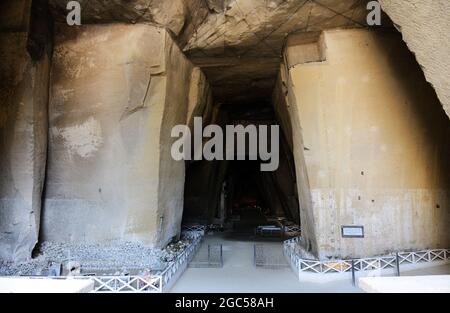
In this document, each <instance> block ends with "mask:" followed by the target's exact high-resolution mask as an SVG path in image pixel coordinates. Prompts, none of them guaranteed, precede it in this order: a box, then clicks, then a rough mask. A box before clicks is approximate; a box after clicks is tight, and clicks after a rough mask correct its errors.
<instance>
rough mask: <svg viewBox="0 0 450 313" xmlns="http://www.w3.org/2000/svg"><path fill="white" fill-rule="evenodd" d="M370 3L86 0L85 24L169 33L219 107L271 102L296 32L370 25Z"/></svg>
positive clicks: (60, 6) (58, 5) (55, 2)
mask: <svg viewBox="0 0 450 313" xmlns="http://www.w3.org/2000/svg"><path fill="white" fill-rule="evenodd" d="M368 1H369V0H269V1H262V0H205V1H203V0H189V1H181V0H176V1H165V0H133V1H119V0H114V1H105V0H89V1H87V0H84V1H81V2H82V10H83V11H82V12H83V23H86V24H88V23H108V22H112V21H120V22H128V23H137V22H140V23H150V24H155V25H159V26H164V27H166V28H168V29H169V30H171V31H172V33H173V34H175V36H176V38H177V41H178V43H179V45H180V46H181V47H182V49H183V50H184V51H185V52H186V53H187V55H188V56H189V58H190V59H191V60H192V61H193V62H194V64H195V65H198V66H201V67H202V69H203V70H204V72H205V74H206V75H207V77H208V80H209V81H210V83H211V85H212V87H213V90H214V97H215V101H216V102H218V103H226V104H228V103H236V104H239V103H241V104H245V103H249V102H267V101H268V100H269V99H270V97H271V92H272V89H273V88H274V86H275V80H276V75H277V72H278V66H279V63H280V60H281V54H282V53H281V51H282V48H283V45H284V42H285V40H286V38H287V36H288V35H289V34H291V33H295V32H300V33H308V32H315V31H321V30H324V29H329V28H336V27H352V28H353V27H363V26H365V25H366V16H367V9H366V5H367V2H368ZM50 3H51V4H52V8H53V13H54V15H55V17H56V18H57V19H59V20H63V19H64V16H65V14H66V10H65V1H60V0H51V1H50ZM106 4H107V5H106ZM387 24H388V25H389V23H388V21H387ZM244 90H245V92H244ZM249 90H250V92H249Z"/></svg>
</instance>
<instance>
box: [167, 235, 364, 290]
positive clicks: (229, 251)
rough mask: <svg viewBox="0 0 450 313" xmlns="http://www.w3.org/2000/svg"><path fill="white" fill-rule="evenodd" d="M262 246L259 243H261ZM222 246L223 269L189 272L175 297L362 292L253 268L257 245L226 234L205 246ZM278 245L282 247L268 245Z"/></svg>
mask: <svg viewBox="0 0 450 313" xmlns="http://www.w3.org/2000/svg"><path fill="white" fill-rule="evenodd" d="M258 243H260V242H258ZM208 244H222V245H223V262H224V266H223V268H188V269H187V270H186V272H185V273H184V274H183V275H182V276H181V277H180V279H179V280H178V282H177V283H176V284H175V286H174V287H173V288H172V290H171V292H175V293H207V292H211V293H222V292H223V293H229V292H233V293H234V292H236V293H250V292H257V293H264V292H268V293H285V292H294V293H299V292H360V290H359V289H358V288H355V287H353V286H352V284H351V281H340V282H333V283H327V284H320V283H300V282H299V280H298V278H297V277H296V275H295V273H294V272H293V271H292V270H291V269H290V268H282V269H265V268H259V267H255V266H254V256H253V245H254V244H255V241H242V240H237V239H233V238H230V237H227V236H226V235H225V234H217V235H214V236H206V237H205V241H204V243H203V245H208ZM269 244H270V245H279V246H280V248H281V245H282V243H281V242H277V243H273V242H272V243H269Z"/></svg>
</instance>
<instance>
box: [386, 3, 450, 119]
mask: <svg viewBox="0 0 450 313" xmlns="http://www.w3.org/2000/svg"><path fill="white" fill-rule="evenodd" d="M380 3H381V5H382V7H383V10H384V11H385V12H386V13H387V14H388V15H389V16H390V17H391V19H392V20H393V22H394V23H395V25H396V27H397V28H398V29H399V30H400V31H401V33H402V35H403V40H404V41H405V42H406V44H407V45H408V47H409V49H410V50H411V51H412V52H414V54H415V55H416V58H417V61H418V62H419V64H420V65H421V66H422V69H423V71H424V73H425V77H426V78H427V80H428V81H429V82H430V83H431V84H432V85H433V87H434V89H435V90H436V93H437V95H438V97H439V100H440V101H441V103H442V105H443V107H444V110H445V111H446V112H447V115H448V116H450V80H449V73H450V59H449V55H450V32H449V30H450V16H449V13H448V12H449V11H450V1H448V0H408V1H395V0H380Z"/></svg>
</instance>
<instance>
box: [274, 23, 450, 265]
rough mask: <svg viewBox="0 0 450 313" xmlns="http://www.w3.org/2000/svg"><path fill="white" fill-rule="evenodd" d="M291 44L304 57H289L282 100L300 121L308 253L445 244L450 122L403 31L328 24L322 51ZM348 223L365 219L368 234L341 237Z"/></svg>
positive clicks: (350, 253) (449, 215)
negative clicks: (331, 28)
mask: <svg viewBox="0 0 450 313" xmlns="http://www.w3.org/2000/svg"><path fill="white" fill-rule="evenodd" d="M292 42H293V43H292ZM291 43H292V45H291V46H288V48H287V54H288V55H289V54H291V55H290V56H288V57H287V58H286V60H293V59H295V60H296V62H294V63H290V62H289V61H287V62H286V66H287V71H288V72H286V70H285V72H284V73H285V76H284V77H282V78H281V79H280V82H279V86H280V88H279V90H281V91H282V95H286V94H287V95H290V97H292V98H293V101H290V102H287V103H283V102H282V101H278V102H276V103H277V105H278V106H280V109H279V110H280V112H281V114H285V113H283V112H286V111H287V112H289V114H290V118H291V123H292V125H295V124H296V126H294V127H293V131H294V155H296V156H297V157H296V165H297V167H298V170H297V171H298V177H297V180H298V181H299V198H300V205H301V208H302V212H303V214H302V225H303V226H304V227H303V229H302V231H303V232H304V237H305V239H306V243H307V245H308V246H307V248H308V249H309V251H310V252H313V253H314V254H315V255H316V256H318V257H320V258H321V259H326V258H335V257H337V258H348V257H367V256H374V255H382V254H386V253H389V252H392V251H397V250H405V249H414V250H417V249H427V248H445V247H447V246H448V245H449V244H450V236H449V233H448V228H449V226H450V210H449V205H450V203H449V200H450V199H449V196H450V194H449V192H450V177H449V174H448V173H449V164H448V160H449V159H450V149H449V148H448V143H447V141H448V138H449V134H450V121H449V120H448V117H447V116H446V115H445V112H444V111H443V110H442V106H441V104H440V102H439V100H438V98H437V97H436V94H435V92H434V90H433V88H432V87H431V86H430V85H429V84H428V83H427V82H426V80H425V79H424V77H423V72H422V71H421V69H420V67H419V66H418V64H417V63H416V61H415V59H414V56H413V55H412V54H411V53H410V52H409V51H408V49H407V47H406V46H405V44H404V43H403V42H402V41H401V40H399V35H398V34H395V33H380V32H370V31H365V30H339V31H326V32H324V34H323V37H322V38H321V39H319V41H318V42H317V45H318V48H317V51H319V50H322V52H323V53H315V52H314V53H312V54H311V55H309V56H308V57H307V58H305V60H308V61H307V62H301V59H300V58H295V57H294V56H293V55H292V54H295V53H296V51H297V50H299V49H300V48H301V44H298V43H295V41H291ZM303 44H308V43H303ZM314 55H315V57H314ZM314 58H315V59H314ZM278 98H280V97H279V96H278ZM295 134H297V136H301V137H300V138H299V137H297V138H296V135H295ZM302 168H303V171H302V170H301V169H302ZM305 173H306V175H305ZM302 186H303V187H302ZM302 195H303V197H302ZM343 225H357V226H364V230H365V234H364V238H343V237H342V234H341V226H343Z"/></svg>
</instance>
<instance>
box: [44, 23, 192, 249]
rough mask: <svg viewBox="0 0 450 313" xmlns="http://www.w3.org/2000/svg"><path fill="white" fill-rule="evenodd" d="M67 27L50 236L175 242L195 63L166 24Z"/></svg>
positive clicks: (52, 159)
mask: <svg viewBox="0 0 450 313" xmlns="http://www.w3.org/2000/svg"><path fill="white" fill-rule="evenodd" d="M58 27H62V28H63V29H58V30H57V34H58V35H57V36H56V38H55V51H54V55H53V66H52V73H51V79H52V80H51V82H52V84H51V99H50V104H49V116H50V126H49V127H50V134H49V137H50V138H49V162H48V171H47V184H46V194H45V206H44V214H43V219H42V225H43V232H42V235H43V238H44V240H48V241H56V242H64V241H72V240H76V241H86V242H89V241H101V240H113V239H124V238H125V239H127V240H130V241H134V240H139V241H141V242H144V243H146V244H155V245H158V246H162V245H165V244H166V243H167V242H169V241H170V240H171V239H172V238H173V237H176V236H177V235H178V234H179V232H180V226H181V214H182V208H183V188H184V163H183V162H176V161H174V160H173V158H172V157H171V155H170V149H171V146H172V141H175V140H176V139H175V138H172V137H171V130H172V127H173V126H175V125H179V124H185V123H186V118H187V107H188V97H189V88H190V78H191V73H192V70H193V66H192V64H191V63H190V62H189V61H188V60H187V59H186V58H185V56H184V55H183V54H182V53H181V51H180V50H179V49H178V47H177V46H176V45H175V43H174V42H173V40H172V39H171V37H170V36H169V35H168V34H167V32H166V31H165V30H164V29H162V28H157V27H154V26H149V25H144V24H136V25H125V24H114V25H88V26H83V27H80V28H76V29H70V30H68V29H67V27H68V26H65V25H63V24H59V26H58Z"/></svg>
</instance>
